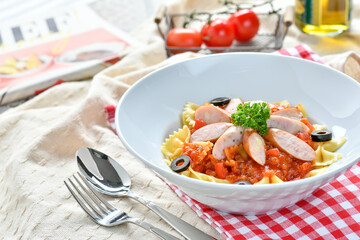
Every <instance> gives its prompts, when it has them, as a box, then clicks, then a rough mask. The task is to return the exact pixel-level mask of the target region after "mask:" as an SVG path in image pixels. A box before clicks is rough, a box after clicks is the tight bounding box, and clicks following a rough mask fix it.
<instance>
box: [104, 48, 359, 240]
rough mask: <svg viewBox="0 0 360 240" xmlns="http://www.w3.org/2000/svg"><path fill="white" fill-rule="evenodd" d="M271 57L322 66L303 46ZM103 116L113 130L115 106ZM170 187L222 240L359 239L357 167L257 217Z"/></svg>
mask: <svg viewBox="0 0 360 240" xmlns="http://www.w3.org/2000/svg"><path fill="white" fill-rule="evenodd" d="M274 54H282V55H288V56H294V57H300V58H304V59H308V60H311V61H316V62H319V63H324V62H323V61H322V60H321V58H320V57H319V56H318V55H317V54H315V53H314V52H313V51H312V50H311V49H310V48H309V47H308V46H306V45H299V46H296V47H294V48H288V49H281V50H278V51H277V52H275V53H274ZM105 112H106V115H107V117H108V120H109V123H110V124H111V126H112V127H113V128H114V116H115V106H112V105H111V106H106V107H105ZM114 129H115V128H114ZM169 185H170V187H171V189H172V190H174V191H175V193H176V194H177V195H178V196H179V197H180V198H181V200H183V201H184V202H185V203H187V204H188V205H189V206H190V207H191V208H192V209H193V210H194V211H195V212H196V213H197V214H198V215H199V216H200V217H201V218H202V219H204V220H205V221H206V222H207V223H209V224H210V225H211V226H212V227H214V228H215V229H216V230H217V231H219V232H220V233H221V235H222V236H223V237H224V238H225V239H294V240H295V239H296V240H299V239H304V240H305V239H309V240H313V239H360V163H358V164H357V165H356V166H354V167H352V168H351V169H350V170H349V171H347V172H346V173H345V174H344V175H342V176H340V177H338V178H337V179H335V180H333V181H332V182H330V183H328V184H326V185H325V186H323V187H321V188H320V189H318V190H317V191H315V192H314V193H313V194H312V195H311V196H309V197H307V198H306V199H304V200H302V201H300V202H298V203H296V204H295V205H293V206H291V207H288V208H284V209H281V210H280V211H277V212H275V213H271V214H266V215H259V216H242V215H233V214H228V213H223V212H219V211H216V210H214V209H212V208H210V207H208V206H206V205H204V204H201V203H199V202H197V201H195V200H193V199H192V198H190V197H189V196H187V195H186V194H185V193H184V192H182V191H181V190H180V189H178V188H177V187H176V186H175V185H173V184H169Z"/></svg>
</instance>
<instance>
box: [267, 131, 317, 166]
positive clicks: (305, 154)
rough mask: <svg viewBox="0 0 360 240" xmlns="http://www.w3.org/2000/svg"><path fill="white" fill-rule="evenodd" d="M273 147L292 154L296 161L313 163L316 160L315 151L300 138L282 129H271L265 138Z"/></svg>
mask: <svg viewBox="0 0 360 240" xmlns="http://www.w3.org/2000/svg"><path fill="white" fill-rule="evenodd" d="M264 138H265V139H266V140H268V141H269V142H270V143H271V144H272V145H273V146H275V147H277V148H279V149H281V150H282V151H284V152H286V153H288V154H290V155H291V156H293V157H294V158H296V159H300V160H303V161H312V160H314V159H315V151H314V149H312V148H311V147H310V146H309V145H308V144H307V143H305V142H304V141H302V140H301V139H300V138H298V137H296V136H294V135H292V134H290V133H288V132H285V131H283V130H280V129H275V128H269V130H268V132H267V133H266V135H265V136H264Z"/></svg>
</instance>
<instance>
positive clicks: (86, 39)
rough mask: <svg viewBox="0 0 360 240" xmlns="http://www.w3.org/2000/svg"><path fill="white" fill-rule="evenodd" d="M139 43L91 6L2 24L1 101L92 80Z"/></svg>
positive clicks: (9, 100) (22, 97)
mask: <svg viewBox="0 0 360 240" xmlns="http://www.w3.org/2000/svg"><path fill="white" fill-rule="evenodd" d="M138 45H139V43H138V42H137V41H136V40H134V39H132V38H131V37H130V36H129V35H128V34H126V33H124V32H122V31H120V30H119V29H116V28H114V27H112V26H110V25H109V24H108V23H107V22H106V21H104V20H103V19H101V18H100V17H99V16H97V15H96V13H95V12H94V11H92V10H91V9H90V8H89V7H87V6H81V7H77V8H71V9H69V8H67V9H63V10H57V11H56V12H55V13H52V14H49V15H44V16H38V17H37V18H36V19H31V20H30V21H29V20H27V21H23V22H18V23H9V24H7V25H4V24H2V27H1V28H0V105H4V104H8V103H11V102H14V101H16V100H20V99H25V98H29V97H31V96H34V95H36V94H38V93H40V92H42V91H44V90H46V89H48V88H49V87H51V86H53V85H56V84H59V83H62V82H64V81H77V80H82V79H88V78H91V77H92V76H94V75H95V74H96V73H98V72H99V71H101V70H103V69H104V68H106V67H108V66H109V65H111V64H114V63H116V62H117V61H119V60H120V59H121V58H122V57H124V56H125V55H126V54H127V53H128V52H129V51H130V50H131V49H133V48H134V47H136V46H138Z"/></svg>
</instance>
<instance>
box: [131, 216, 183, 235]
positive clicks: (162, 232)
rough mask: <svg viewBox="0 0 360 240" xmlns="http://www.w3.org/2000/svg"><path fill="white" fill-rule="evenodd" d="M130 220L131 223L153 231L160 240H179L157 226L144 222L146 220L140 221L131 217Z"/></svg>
mask: <svg viewBox="0 0 360 240" xmlns="http://www.w3.org/2000/svg"><path fill="white" fill-rule="evenodd" d="M131 222H132V223H135V224H136V225H138V226H140V227H142V228H144V229H145V230H147V231H149V232H151V233H153V234H154V235H155V236H157V237H158V238H160V239H161V240H180V239H179V238H177V237H174V236H173V235H171V234H169V233H167V232H164V231H163V230H161V229H159V228H157V227H154V226H153V225H151V224H149V223H146V222H143V221H141V220H140V219H135V218H133V219H131Z"/></svg>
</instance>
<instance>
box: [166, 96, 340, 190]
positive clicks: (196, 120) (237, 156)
mask: <svg viewBox="0 0 360 240" xmlns="http://www.w3.org/2000/svg"><path fill="white" fill-rule="evenodd" d="M345 141H346V138H345V137H337V138H335V137H334V136H332V133H331V131H329V130H327V129H326V127H325V126H324V125H319V124H312V123H310V122H309V120H308V118H307V113H306V110H305V108H304V107H303V106H302V105H301V104H298V105H297V106H290V103H289V102H288V101H286V100H285V101H280V102H276V103H268V102H264V101H248V102H243V100H242V99H240V98H233V99H229V98H226V97H222V98H216V99H213V100H211V101H210V102H206V103H204V104H203V105H197V104H195V103H192V102H187V103H186V104H185V106H184V109H183V111H182V127H181V128H180V129H178V130H177V131H174V132H173V134H171V135H170V136H169V137H168V138H167V139H165V141H164V143H163V144H162V147H161V151H162V153H163V155H164V160H165V162H166V163H167V164H168V165H169V167H171V169H172V170H173V171H175V172H177V173H178V174H181V175H184V176H187V177H191V178H195V179H199V180H204V181H211V182H219V183H229V184H234V183H235V184H271V183H282V182H288V181H294V180H299V179H303V178H307V177H312V176H315V175H318V174H322V173H324V172H325V171H326V169H327V167H328V166H329V165H331V164H332V163H334V162H335V161H337V160H338V159H340V158H341V157H342V155H341V154H340V153H337V152H336V150H337V149H338V148H339V147H341V146H342V145H343V144H344V143H345Z"/></svg>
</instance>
